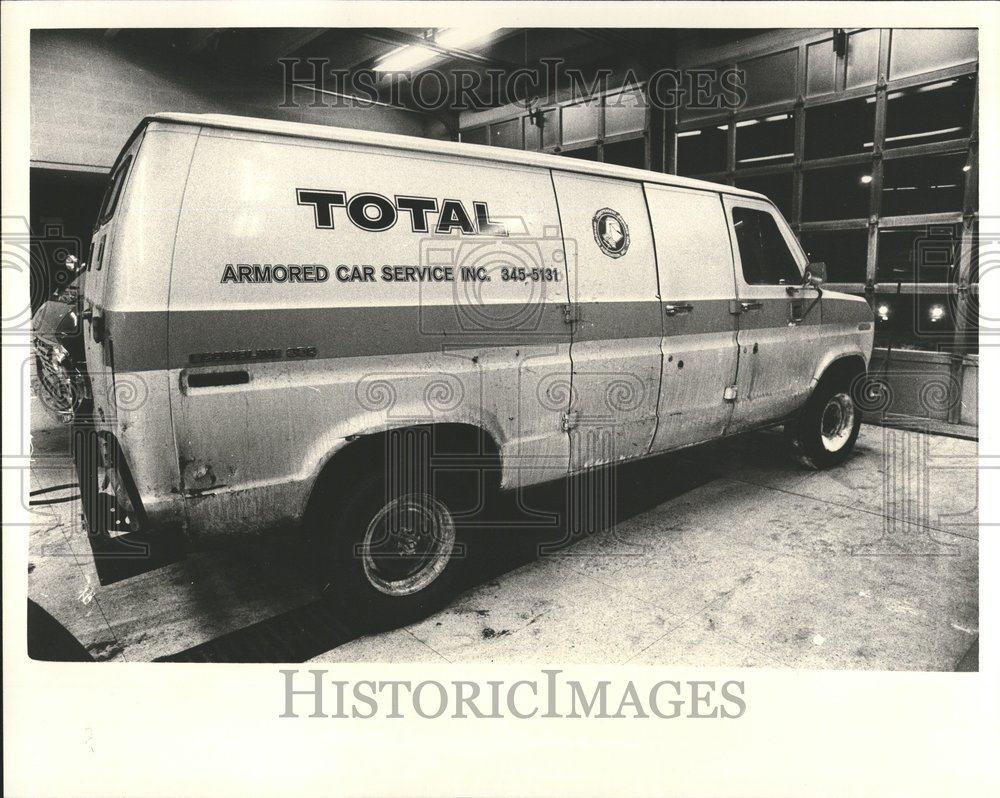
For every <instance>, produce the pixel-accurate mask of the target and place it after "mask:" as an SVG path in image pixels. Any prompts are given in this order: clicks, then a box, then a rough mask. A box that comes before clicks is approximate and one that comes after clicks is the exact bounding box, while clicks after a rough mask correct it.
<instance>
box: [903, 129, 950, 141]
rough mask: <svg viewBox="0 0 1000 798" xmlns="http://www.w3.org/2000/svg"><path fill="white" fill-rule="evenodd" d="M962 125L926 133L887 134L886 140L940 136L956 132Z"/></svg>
mask: <svg viewBox="0 0 1000 798" xmlns="http://www.w3.org/2000/svg"><path fill="white" fill-rule="evenodd" d="M961 129H962V128H960V127H943V128H941V129H940V130H928V131H925V132H924V133H907V134H906V135H904V136H886V139H885V140H886V141H905V140H907V139H922V138H924V137H926V136H940V135H942V134H944V133H955V132H957V131H959V130H961Z"/></svg>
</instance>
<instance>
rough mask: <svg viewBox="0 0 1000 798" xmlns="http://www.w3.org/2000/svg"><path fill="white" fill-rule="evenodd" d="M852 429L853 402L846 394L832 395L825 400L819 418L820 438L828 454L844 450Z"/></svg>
mask: <svg viewBox="0 0 1000 798" xmlns="http://www.w3.org/2000/svg"><path fill="white" fill-rule="evenodd" d="M853 429H854V402H852V401H851V397H850V396H849V395H848V394H846V393H837V394H834V395H833V396H831V397H830V398H829V400H827V403H826V407H824V408H823V413H822V415H821V416H820V438H821V440H822V441H823V448H824V449H826V450H827V451H828V452H838V451H840V450H841V449H843V448H844V446H845V445H846V444H847V441H848V439H849V438H850V437H851V432H852V431H853Z"/></svg>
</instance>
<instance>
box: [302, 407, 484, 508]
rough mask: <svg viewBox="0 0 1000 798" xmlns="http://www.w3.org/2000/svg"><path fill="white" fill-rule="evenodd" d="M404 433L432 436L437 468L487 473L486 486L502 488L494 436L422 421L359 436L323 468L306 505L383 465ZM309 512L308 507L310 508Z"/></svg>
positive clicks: (468, 426)
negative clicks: (318, 492) (422, 422)
mask: <svg viewBox="0 0 1000 798" xmlns="http://www.w3.org/2000/svg"><path fill="white" fill-rule="evenodd" d="M405 435H427V436H429V443H430V447H429V452H430V459H431V464H432V466H433V467H435V468H442V469H449V470H461V471H472V470H473V469H476V470H483V471H485V472H486V474H485V476H486V480H487V482H486V487H487V489H488V490H496V489H498V488H499V487H500V469H501V467H502V462H501V456H500V447H499V446H498V445H497V442H496V440H495V439H494V438H493V436H492V435H491V434H490V433H489V432H487V431H486V430H484V429H482V428H481V427H477V426H474V425H472V424H420V425H414V426H410V427H401V428H397V429H391V430H385V431H381V432H374V433H371V434H368V435H359V436H358V437H356V438H354V439H353V440H351V441H350V442H349V443H348V444H347V445H346V446H344V447H343V448H341V449H340V450H339V451H337V452H336V453H335V454H334V455H333V457H331V458H330V460H329V461H328V462H327V463H326V465H325V466H324V467H323V469H322V470H321V471H320V473H319V476H318V477H317V478H316V481H315V483H314V484H313V488H312V492H311V495H310V498H309V502H308V505H307V508H311V507H313V506H314V505H315V502H314V499H315V498H316V496H317V491H320V492H322V493H323V494H326V493H327V487H332V488H333V489H334V490H336V489H337V487H339V486H346V485H348V484H350V483H351V482H352V481H354V480H356V479H357V478H358V477H359V476H361V475H366V474H371V473H372V472H373V469H378V468H384V467H385V462H386V456H387V453H388V452H390V451H395V449H394V448H392V447H394V445H395V442H396V441H398V440H399V439H400V437H402V436H405ZM307 512H308V509H307Z"/></svg>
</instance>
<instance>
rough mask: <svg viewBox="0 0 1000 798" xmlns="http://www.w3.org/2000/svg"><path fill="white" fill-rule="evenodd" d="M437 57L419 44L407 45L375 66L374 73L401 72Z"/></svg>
mask: <svg viewBox="0 0 1000 798" xmlns="http://www.w3.org/2000/svg"><path fill="white" fill-rule="evenodd" d="M437 55H438V53H436V52H434V51H433V50H431V49H430V48H428V47H422V46H421V45H419V44H408V45H406V47H400V48H399V49H398V50H393V51H392V52H391V53H389V55H387V56H386V57H385V58H383V59H382V60H381V61H379V62H378V63H377V64H375V67H374V69H375V71H376V72H403V71H405V70H407V69H413V67H415V66H419V65H420V64H423V63H426V62H427V61H430V60H431V59H432V58H434V57H435V56H437Z"/></svg>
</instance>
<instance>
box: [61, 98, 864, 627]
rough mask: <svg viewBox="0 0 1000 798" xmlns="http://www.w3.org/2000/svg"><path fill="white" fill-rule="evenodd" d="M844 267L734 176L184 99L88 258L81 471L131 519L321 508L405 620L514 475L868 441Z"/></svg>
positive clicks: (337, 555) (277, 522)
mask: <svg viewBox="0 0 1000 798" xmlns="http://www.w3.org/2000/svg"><path fill="white" fill-rule="evenodd" d="M824 273H825V270H824V268H823V267H822V264H814V265H810V264H808V262H807V258H806V256H805V254H804V253H803V251H802V248H801V247H800V245H799V243H798V242H797V240H796V239H795V236H794V235H793V233H792V231H791V229H790V228H789V226H788V224H787V223H786V221H785V220H784V219H783V218H782V216H781V214H780V213H779V212H778V211H777V210H776V209H775V207H774V205H773V204H772V203H771V202H770V201H768V200H767V199H766V198H765V197H763V196H761V195H758V194H753V193H750V192H747V191H742V190H739V189H735V188H732V187H729V186H721V185H713V184H709V183H704V182H700V181H696V180H690V179H685V178H681V177H676V176H673V175H665V174H656V173H652V172H645V171H639V170H635V169H628V168H622V167H617V166H611V165H606V164H595V163H588V162H584V161H578V160H573V159H568V158H560V157H558V156H548V155H541V154H533V153H523V152H515V151H511V150H505V149H497V148H488V147H481V146H474V145H466V144H455V143H450V142H439V141H430V140H424V139H417V138H407V137H401V136H391V135H384V134H374V133H366V132H358V131H348V130H339V129H335V128H328V127H322V126H312V125H303V124H294V123H286V122H275V121H267V120H260V119H247V118H240V117H229V116H211V115H210V116H199V115H188V114H158V115H156V116H153V117H150V118H148V119H146V120H145V121H144V122H143V123H142V124H141V125H140V126H139V128H138V129H137V130H136V132H135V133H134V135H133V136H132V138H131V139H130V140H129V142H128V143H127V144H126V146H125V148H124V150H123V151H122V153H121V155H120V157H119V158H118V161H117V163H116V165H115V167H114V169H113V171H112V179H111V184H110V187H109V190H108V193H107V196H106V198H105V200H104V203H103V207H102V209H101V212H100V219H99V222H98V225H97V228H96V230H95V232H94V237H93V243H92V249H91V254H90V258H89V262H88V264H87V267H86V272H85V289H84V296H83V300H82V302H83V313H82V316H83V318H84V320H85V321H84V327H85V338H86V358H87V367H88V373H89V375H90V379H91V383H92V384H91V388H92V395H93V404H94V418H95V424H96V429H95V435H96V437H97V438H98V439H99V440H100V443H101V445H100V447H99V449H100V451H99V452H98V455H99V456H98V458H97V459H98V463H97V467H96V468H88V467H81V468H80V474H81V480H83V482H84V484H83V488H84V491H83V493H84V495H85V496H86V495H88V492H89V494H90V495H91V496H92V497H93V496H95V495H96V496H97V499H92V500H91V501H89V502H87V504H88V505H89V506H90V507H91V509H93V507H94V506H96V505H95V501H96V503H97V504H99V505H100V506H101V507H106V506H108V503H109V502H110V504H111V507H112V510H113V512H115V513H116V515H115V518H116V519H117V520H116V521H115V526H116V530H115V533H117V531H120V529H121V528H127V529H135V528H137V527H138V528H142V529H144V530H145V531H146V532H147V533H149V534H150V535H153V536H155V535H157V534H160V533H161V532H162V534H164V535H166V534H168V533H171V534H173V533H180V534H181V535H182V536H183V537H184V538H185V539H187V540H189V541H197V540H199V539H201V538H207V537H209V536H216V535H219V534H223V535H228V536H231V537H234V538H239V537H243V536H245V535H247V534H250V533H253V532H256V531H259V530H263V529H265V528H271V527H274V528H287V527H289V526H291V525H297V526H304V527H305V529H306V531H307V532H308V534H309V538H310V540H311V541H312V543H313V545H315V546H316V551H317V557H316V560H317V562H318V563H320V564H321V567H322V568H323V569H324V573H325V579H326V581H327V582H329V584H330V586H331V589H332V591H333V592H334V594H335V595H336V596H337V597H338V598H339V600H341V601H342V602H343V603H344V605H345V607H346V608H348V609H352V610H353V611H354V612H355V614H356V615H358V616H360V617H363V618H369V619H371V620H372V622H373V623H374V622H376V621H377V622H380V623H381V622H385V621H386V620H392V621H402V620H406V619H407V618H411V617H414V616H415V615H417V614H419V613H421V612H424V611H426V610H427V609H428V608H430V607H433V606H434V605H435V604H436V603H437V602H439V601H440V600H441V599H442V598H443V597H444V596H446V595H447V590H448V584H449V582H450V577H451V574H452V571H454V570H455V569H456V568H457V567H458V565H459V564H460V561H461V559H460V558H459V557H456V556H455V552H456V551H457V550H458V548H457V547H459V545H460V543H459V542H460V540H461V537H462V528H463V524H464V523H465V522H466V521H467V519H468V518H470V517H471V516H472V515H474V513H475V512H476V510H477V508H478V507H479V506H480V505H481V504H482V502H483V501H485V498H486V497H487V496H488V495H489V493H490V492H492V491H497V490H506V489H514V488H518V487H523V486H528V485H533V484H536V483H541V482H545V481H548V480H554V479H558V478H561V477H565V476H566V475H569V474H573V473H577V472H581V471H584V470H586V469H590V468H593V467H598V466H605V465H608V464H611V463H616V462H619V461H624V460H630V459H634V458H642V457H647V456H649V455H654V454H657V453H660V452H665V451H670V450H675V449H680V448H682V447H686V446H691V445H694V444H698V443H702V442H705V441H710V440H713V439H716V438H719V437H721V436H727V435H732V434H735V433H740V432H744V431H747V430H752V429H756V428H760V427H764V426H769V425H776V424H784V425H785V428H786V430H787V431H788V432H789V437H790V438H791V440H792V443H793V447H794V450H795V452H796V453H797V455H798V456H799V458H800V459H801V460H802V461H804V462H805V463H807V464H808V465H810V466H812V467H817V468H821V467H826V466H830V465H833V464H836V463H839V462H840V461H842V460H843V459H844V458H845V457H846V456H847V454H848V453H849V451H850V450H851V448H852V446H853V445H854V442H855V439H856V437H857V434H858V428H859V425H860V415H859V413H858V411H857V409H856V407H855V403H854V401H853V399H852V386H853V385H855V384H856V382H857V380H858V378H859V377H860V376H861V375H864V373H865V372H866V369H867V364H868V361H869V357H870V354H871V348H872V336H873V321H872V314H871V311H870V309H869V307H868V305H867V304H866V302H865V301H864V300H863V299H861V298H858V297H852V296H847V295H843V294H837V293H833V292H831V291H825V292H824V291H823V290H822V288H821V285H820V283H821V282H822V279H823V276H824ZM81 459H84V460H85V459H87V458H81ZM665 478H666V477H665ZM98 499H99V501H98ZM85 509H86V508H85ZM90 514H91V516H93V513H90ZM94 526H95V521H94V520H93V517H92V518H91V527H92V529H93V528H94Z"/></svg>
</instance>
